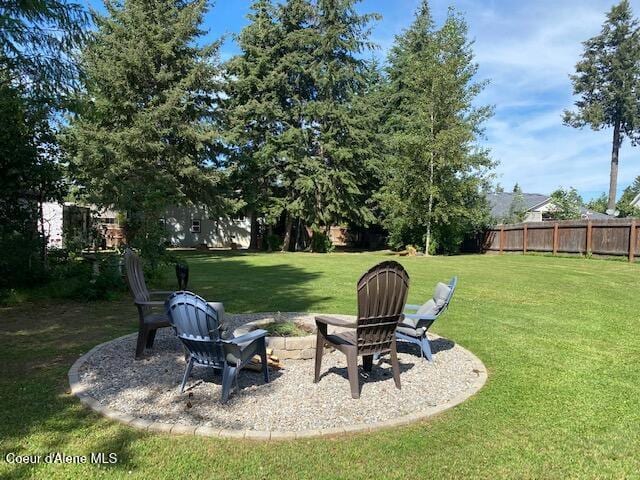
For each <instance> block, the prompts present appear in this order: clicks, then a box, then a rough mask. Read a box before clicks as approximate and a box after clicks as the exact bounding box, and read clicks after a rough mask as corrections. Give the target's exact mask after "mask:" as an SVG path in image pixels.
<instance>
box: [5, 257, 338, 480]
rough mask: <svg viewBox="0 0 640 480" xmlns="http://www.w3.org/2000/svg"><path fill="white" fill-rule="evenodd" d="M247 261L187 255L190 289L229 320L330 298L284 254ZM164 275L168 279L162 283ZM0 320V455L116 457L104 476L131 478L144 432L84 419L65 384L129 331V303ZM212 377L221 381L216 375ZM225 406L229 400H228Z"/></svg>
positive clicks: (29, 312)
mask: <svg viewBox="0 0 640 480" xmlns="http://www.w3.org/2000/svg"><path fill="white" fill-rule="evenodd" d="M253 255H256V254H254V253H250V252H224V253H218V252H216V253H215V254H213V255H212V254H211V253H209V252H202V253H200V252H193V253H192V252H190V253H189V254H188V255H186V258H187V259H188V260H190V262H189V263H190V266H191V272H190V277H191V278H190V280H191V281H192V286H190V288H193V290H194V291H195V292H196V293H199V294H201V295H202V296H204V297H205V298H207V299H208V300H211V301H222V302H224V303H225V307H226V309H227V310H228V311H231V312H257V311H278V310H279V311H309V310H311V309H312V307H313V306H315V305H318V304H320V303H321V302H323V301H325V300H326V299H327V297H323V296H321V295H318V294H317V292H316V291H315V290H314V288H312V287H311V286H310V282H312V281H314V280H316V279H317V278H319V276H320V274H319V273H314V272H309V271H305V270H303V269H301V268H297V267H295V266H292V265H289V264H286V263H285V262H287V259H286V258H285V257H284V256H283V258H282V262H281V263H279V262H273V261H272V260H269V261H268V262H260V261H252V259H251V258H249V257H251V256H253ZM268 258H269V259H271V258H272V257H271V256H268ZM267 263H268V264H267ZM274 263H275V264H274ZM170 271H171V273H173V275H169V272H170ZM162 283H163V284H166V286H168V287H169V288H168V289H175V288H176V280H175V274H174V272H173V267H171V268H170V269H168V271H167V275H165V280H164V281H163V282H162ZM1 315H2V318H1V325H2V329H0V363H1V364H2V367H1V368H2V375H0V399H1V400H0V405H1V406H2V408H1V409H0V438H2V453H6V452H16V453H18V454H38V453H42V452H44V453H47V452H49V451H60V452H65V453H67V454H71V455H88V454H89V453H90V452H106V453H116V454H117V455H118V462H117V463H115V464H106V465H104V466H103V467H102V468H104V469H115V470H117V471H118V472H126V471H129V470H135V468H136V463H137V461H136V457H137V456H138V455H139V453H138V452H137V451H136V448H135V447H134V443H136V442H137V441H139V440H140V439H143V438H146V437H148V436H149V435H151V434H148V433H145V432H141V431H139V430H136V429H134V428H131V427H126V426H124V425H121V424H119V423H116V422H113V421H111V420H108V419H106V418H104V417H101V416H99V415H98V414H96V413H94V412H92V411H90V410H89V409H87V408H86V407H85V406H83V405H82V404H81V403H80V402H79V400H78V399H77V398H76V397H75V396H72V395H71V394H70V392H69V385H68V380H67V372H68V370H69V368H70V366H71V364H72V363H73V362H74V361H75V360H77V358H78V357H79V356H80V355H81V354H83V353H85V352H87V351H88V350H89V349H91V348H92V347H93V346H95V345H97V344H99V343H102V342H105V341H107V340H111V339H113V338H115V337H118V336H121V335H124V334H127V333H132V332H134V331H136V329H137V312H136V309H135V307H134V306H133V304H132V301H131V300H130V299H129V298H127V299H122V300H119V301H113V302H72V301H66V302H61V301H51V300H49V301H39V302H33V303H26V304H19V305H16V306H12V307H8V308H2V310H1ZM132 361H133V351H132ZM270 374H271V378H272V380H276V379H277V378H278V375H279V374H278V373H277V372H276V371H274V370H271V371H270ZM211 379H212V381H213V382H216V383H217V382H219V381H220V378H219V376H213V377H211ZM180 381H181V378H179V379H176V382H177V383H176V388H178V386H179V382H180ZM239 382H240V386H241V388H243V385H245V383H246V384H251V383H254V384H259V385H262V384H263V383H264V380H262V378H261V376H260V374H259V373H257V372H255V373H254V372H246V371H243V372H240V376H239ZM275 383H277V382H275ZM266 385H268V386H269V387H268V388H274V387H275V386H274V387H272V386H271V383H270V384H266ZM230 400H231V401H233V394H232V396H231V399H230ZM7 467H8V468H6V469H5V472H6V476H7V478H25V477H26V478H33V477H38V476H41V475H42V474H43V473H44V472H43V470H44V469H46V468H50V467H47V466H46V465H24V464H23V465H19V464H14V465H9V466H7ZM64 468H69V471H68V473H69V476H71V474H72V473H73V472H74V471H76V472H77V473H79V474H80V472H83V473H82V475H87V471H89V472H91V471H92V470H87V467H86V466H85V467H82V468H83V470H74V469H75V468H80V467H78V466H75V465H70V466H66V467H64ZM96 469H97V467H96ZM5 472H3V475H4V474H5ZM97 472H98V470H95V471H94V473H97Z"/></svg>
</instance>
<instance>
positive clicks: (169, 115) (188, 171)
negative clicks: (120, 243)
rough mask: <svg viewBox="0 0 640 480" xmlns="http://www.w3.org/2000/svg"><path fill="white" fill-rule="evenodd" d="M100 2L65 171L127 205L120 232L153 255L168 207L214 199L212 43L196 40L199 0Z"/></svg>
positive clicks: (98, 197)
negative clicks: (198, 43)
mask: <svg viewBox="0 0 640 480" xmlns="http://www.w3.org/2000/svg"><path fill="white" fill-rule="evenodd" d="M106 8H107V15H106V16H101V15H97V16H96V18H95V23H96V25H97V31H96V32H95V35H94V36H93V38H91V40H90V42H89V44H88V46H87V48H86V49H85V50H84V51H83V55H82V60H83V67H84V70H85V74H86V94H85V95H84V96H83V97H82V99H81V100H82V101H83V107H82V109H81V111H80V112H79V114H78V115H77V116H76V117H75V118H73V119H71V126H70V128H69V130H68V132H67V135H66V144H67V146H68V148H69V150H70V153H71V154H72V159H71V171H72V173H73V175H74V177H75V180H76V181H77V182H78V183H79V184H80V185H82V186H83V187H84V188H85V191H86V193H87V194H88V197H89V199H90V200H92V201H94V202H95V203H97V204H98V205H102V206H110V207H112V208H115V209H116V210H120V211H123V212H126V215H127V218H126V225H125V228H126V235H127V239H128V240H129V242H131V243H132V244H133V245H134V246H139V247H141V248H142V250H143V254H144V255H146V256H147V257H151V258H156V257H157V255H158V254H160V253H161V252H162V234H163V232H162V231H161V228H160V225H159V217H160V216H161V214H162V212H163V210H164V208H165V207H167V206H168V205H171V204H182V203H186V202H188V201H192V202H194V203H198V204H204V205H206V206H208V207H210V208H211V209H215V208H217V207H219V206H220V204H221V201H220V198H219V195H218V187H219V185H220V183H221V181H222V180H223V179H222V178H221V175H222V174H221V173H220V171H219V168H218V167H219V153H220V151H221V147H220V144H219V134H218V131H217V128H218V127H219V122H220V118H219V117H220V115H219V109H218V108H217V106H218V105H217V104H218V95H219V92H221V90H222V88H221V85H220V80H219V79H220V72H219V69H218V66H217V64H216V58H217V49H218V44H217V43H216V44H213V45H209V46H206V47H198V46H196V40H197V39H198V38H199V37H200V35H201V34H202V32H201V30H200V28H199V25H200V23H201V21H202V18H203V15H204V13H205V10H206V1H205V0H195V1H186V0H185V1H173V0H158V1H155V2H148V1H145V0H129V1H127V2H124V3H122V2H120V1H116V0H109V1H107V2H106ZM211 213H213V212H211Z"/></svg>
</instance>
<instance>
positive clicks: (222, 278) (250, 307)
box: [165, 251, 328, 313]
mask: <svg viewBox="0 0 640 480" xmlns="http://www.w3.org/2000/svg"><path fill="white" fill-rule="evenodd" d="M256 255H258V254H256V253H253V252H246V251H214V252H188V253H182V254H181V255H180V256H181V257H182V258H184V259H186V260H187V262H188V263H189V266H190V271H189V286H188V289H189V290H191V291H193V292H194V293H197V294H198V295H200V296H202V297H204V298H206V299H207V300H208V301H216V302H223V303H224V304H225V310H226V311H228V312H233V313H244V312H271V311H289V312H307V311H311V310H312V307H313V306H314V305H316V304H319V303H321V302H323V301H325V300H327V299H328V297H324V296H320V295H318V294H317V293H316V292H315V291H314V290H313V289H312V288H311V287H310V286H309V285H308V284H309V283H310V282H312V281H313V280H316V279H317V278H319V277H320V276H321V274H320V273H315V272H310V271H306V270H303V269H301V268H298V267H296V266H293V265H291V264H290V263H287V257H285V256H281V258H282V262H281V263H273V260H276V259H278V256H279V254H277V253H274V254H272V255H267V256H265V255H264V254H263V253H260V254H259V255H260V257H261V258H262V259H264V258H267V259H269V262H268V263H267V264H264V265H260V264H255V263H252V262H251V261H250V260H249V259H248V257H252V256H256ZM166 278H167V280H166V283H165V287H173V284H174V283H175V280H174V277H173V275H171V273H170V272H169V273H168V274H167V277H166Z"/></svg>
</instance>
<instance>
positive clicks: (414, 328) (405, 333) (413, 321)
mask: <svg viewBox="0 0 640 480" xmlns="http://www.w3.org/2000/svg"><path fill="white" fill-rule="evenodd" d="M457 284H458V277H453V278H452V279H451V280H450V281H449V284H448V285H445V284H444V283H438V284H437V285H436V288H435V290H434V292H433V298H431V299H429V300H428V301H427V302H426V303H425V304H423V305H405V307H404V308H405V313H404V319H403V320H402V321H401V322H400V324H399V325H398V329H397V330H396V337H397V338H398V340H402V341H405V342H410V343H414V344H417V345H419V346H420V356H421V357H422V358H424V357H425V356H426V357H427V360H428V361H430V362H432V361H433V355H432V353H431V344H430V343H429V339H428V338H427V330H429V328H430V327H431V325H433V323H434V322H435V321H436V320H437V319H438V318H440V316H441V315H442V314H443V313H444V312H445V311H446V310H447V308H448V307H449V303H450V302H451V298H453V294H454V292H455V290H456V285H457ZM410 312H415V313H410Z"/></svg>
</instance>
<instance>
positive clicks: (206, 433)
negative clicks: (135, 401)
mask: <svg viewBox="0 0 640 480" xmlns="http://www.w3.org/2000/svg"><path fill="white" fill-rule="evenodd" d="M136 336H137V333H130V334H128V335H123V336H122V337H118V338H115V339H113V340H109V341H107V342H104V343H101V344H99V345H96V346H95V347H93V348H92V349H91V350H89V351H88V352H87V353H85V354H84V355H82V356H81V357H80V358H78V359H77V360H76V361H75V362H74V364H73V365H72V366H71V368H70V369H69V374H68V376H69V386H70V387H71V394H72V395H75V396H76V397H78V399H79V400H80V402H82V404H84V405H85V406H87V407H89V408H90V409H92V410H93V411H95V412H97V413H99V414H101V415H103V416H105V417H107V418H109V419H111V420H116V421H118V422H120V423H124V424H126V425H129V426H131V427H134V428H137V429H139V430H145V431H149V432H159V433H170V434H173V435H198V436H203V437H219V438H235V439H238V438H240V439H242V438H245V439H249V440H258V441H269V440H274V441H277V440H297V439H309V438H317V437H325V438H326V437H337V436H342V435H347V434H351V433H364V432H373V431H376V430H382V429H388V428H393V427H399V426H403V425H409V424H411V423H415V422H417V421H419V420H424V419H426V418H429V417H432V416H434V415H437V414H439V413H442V412H444V411H446V410H449V409H451V408H453V407H455V406H456V405H459V404H461V403H462V402H464V401H465V400H467V399H468V398H471V397H472V396H473V395H475V394H476V393H478V391H480V389H481V388H482V387H483V386H484V384H485V383H486V381H487V378H488V373H487V369H486V367H485V366H484V364H483V363H482V361H481V360H480V359H479V358H478V357H476V356H475V355H474V354H473V353H472V352H470V351H469V350H467V349H466V348H464V347H462V346H460V344H458V343H456V346H457V347H458V348H460V349H462V350H463V351H464V352H466V353H467V354H468V355H469V356H470V357H471V359H472V368H473V369H474V371H475V372H476V373H477V374H478V377H477V378H476V379H475V381H474V382H473V384H472V385H471V388H470V389H469V390H467V391H465V392H462V393H460V394H458V395H456V396H455V397H453V398H452V399H450V400H449V401H448V402H445V403H443V404H440V405H435V406H432V407H427V408H424V409H423V410H421V411H419V412H416V413H411V414H409V415H403V416H401V417H397V418H392V419H389V420H385V421H382V422H378V423H372V424H367V423H362V424H355V425H349V426H347V427H333V428H325V429H316V430H301V431H277V430H272V431H265V430H226V429H222V428H218V427H207V426H198V425H188V424H184V423H179V422H177V423H164V422H152V421H151V420H147V419H144V418H139V417H134V416H133V415H130V414H127V413H122V412H118V411H116V410H113V409H111V408H108V407H105V406H104V405H101V404H100V402H99V401H98V400H97V399H95V398H94V397H92V396H91V395H89V394H88V393H87V392H86V391H84V388H83V387H82V385H81V384H80V368H81V367H82V365H84V363H85V362H86V361H87V360H88V359H89V358H90V357H91V356H92V355H93V354H94V353H95V352H97V351H98V350H100V349H101V348H102V347H104V346H105V345H108V344H109V343H111V342H115V341H118V340H122V339H124V338H128V337H136Z"/></svg>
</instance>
